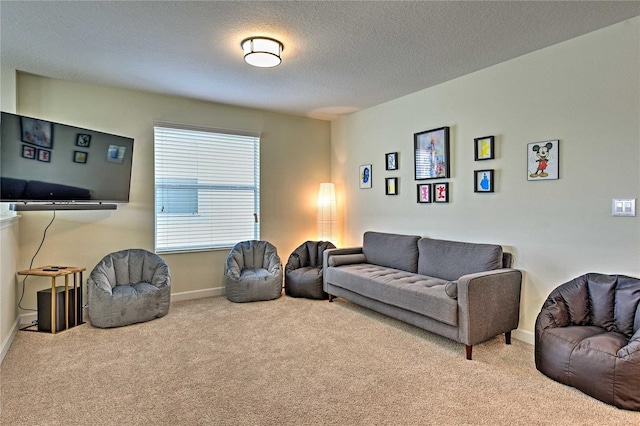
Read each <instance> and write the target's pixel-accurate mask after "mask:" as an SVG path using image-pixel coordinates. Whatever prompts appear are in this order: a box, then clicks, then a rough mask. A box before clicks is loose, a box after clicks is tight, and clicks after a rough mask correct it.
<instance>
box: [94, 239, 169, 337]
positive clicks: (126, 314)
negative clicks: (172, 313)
mask: <svg viewBox="0 0 640 426" xmlns="http://www.w3.org/2000/svg"><path fill="white" fill-rule="evenodd" d="M87 291H88V295H89V321H90V322H91V325H93V326H94V327H99V328H109V327H120V326H124V325H129V324H133V323H137V322H144V321H149V320H152V319H155V318H160V317H163V316H165V315H166V314H167V312H169V304H170V302H171V278H170V276H169V267H168V266H167V264H166V263H165V261H164V260H163V259H162V258H161V257H160V256H158V255H157V254H155V253H151V252H149V251H146V250H142V249H129V250H122V251H118V252H115V253H111V254H108V255H106V256H105V257H104V258H103V259H102V260H101V261H100V262H99V263H98V264H97V265H96V267H95V268H93V271H91V275H89V278H88V279H87Z"/></svg>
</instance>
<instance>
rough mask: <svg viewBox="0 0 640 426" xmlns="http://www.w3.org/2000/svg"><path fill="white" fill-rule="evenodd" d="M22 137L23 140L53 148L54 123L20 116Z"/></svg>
mask: <svg viewBox="0 0 640 426" xmlns="http://www.w3.org/2000/svg"><path fill="white" fill-rule="evenodd" d="M20 139H21V140H22V142H26V143H30V144H33V145H37V146H41V147H43V148H48V149H52V148H53V124H52V123H51V122H49V121H44V120H36V119H35V118H29V117H20Z"/></svg>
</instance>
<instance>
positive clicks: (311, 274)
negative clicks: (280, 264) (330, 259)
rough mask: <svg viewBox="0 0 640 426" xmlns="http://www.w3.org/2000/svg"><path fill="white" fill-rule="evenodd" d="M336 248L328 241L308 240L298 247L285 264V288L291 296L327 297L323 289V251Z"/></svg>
mask: <svg viewBox="0 0 640 426" xmlns="http://www.w3.org/2000/svg"><path fill="white" fill-rule="evenodd" d="M330 248H336V246H334V245H333V244H331V243H330V242H328V241H307V242H305V243H302V244H301V245H300V246H299V247H298V248H296V249H295V250H294V251H293V253H291V255H290V256H289V260H288V261H287V265H286V266H285V278H284V290H285V293H286V294H287V295H288V296H291V297H305V298H307V299H326V298H327V296H328V295H327V293H325V292H324V291H323V290H322V253H323V252H324V251H325V250H326V249H330Z"/></svg>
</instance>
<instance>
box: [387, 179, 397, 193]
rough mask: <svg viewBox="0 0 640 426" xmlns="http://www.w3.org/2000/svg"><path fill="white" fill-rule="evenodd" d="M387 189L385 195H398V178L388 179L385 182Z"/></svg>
mask: <svg viewBox="0 0 640 426" xmlns="http://www.w3.org/2000/svg"><path fill="white" fill-rule="evenodd" d="M384 181H385V184H386V188H385V194H387V195H398V178H397V177H392V178H386V179H385V180H384Z"/></svg>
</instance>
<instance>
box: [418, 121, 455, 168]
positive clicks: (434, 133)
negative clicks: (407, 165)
mask: <svg viewBox="0 0 640 426" xmlns="http://www.w3.org/2000/svg"><path fill="white" fill-rule="evenodd" d="M413 149H414V162H415V176H416V180H423V179H439V178H448V177H449V163H450V161H449V128H448V127H440V128H438V129H432V130H427V131H424V132H420V133H414V134H413Z"/></svg>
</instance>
